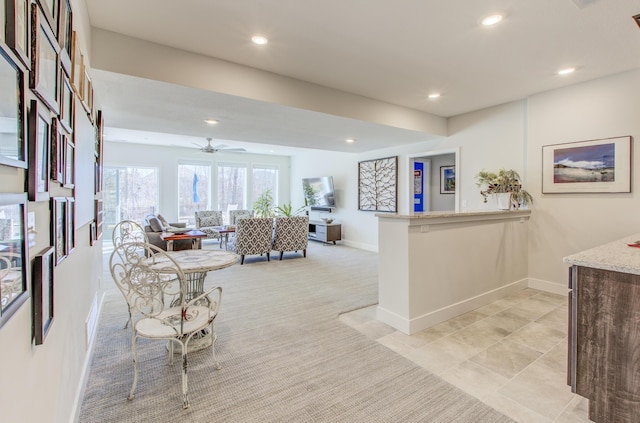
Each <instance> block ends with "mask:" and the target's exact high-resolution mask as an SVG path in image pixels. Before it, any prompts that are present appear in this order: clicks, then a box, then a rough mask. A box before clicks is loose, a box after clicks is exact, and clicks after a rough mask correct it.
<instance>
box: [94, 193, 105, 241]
mask: <svg viewBox="0 0 640 423" xmlns="http://www.w3.org/2000/svg"><path fill="white" fill-rule="evenodd" d="M94 202H95V204H94V213H95V216H94V220H95V222H96V241H98V240H99V239H100V238H102V224H103V219H104V210H103V205H104V203H103V202H102V200H100V199H98V200H94Z"/></svg>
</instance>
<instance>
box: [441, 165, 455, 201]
mask: <svg viewBox="0 0 640 423" xmlns="http://www.w3.org/2000/svg"><path fill="white" fill-rule="evenodd" d="M455 193H456V167H455V166H440V194H455Z"/></svg>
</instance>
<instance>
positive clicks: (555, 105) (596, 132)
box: [527, 70, 640, 288]
mask: <svg viewBox="0 0 640 423" xmlns="http://www.w3.org/2000/svg"><path fill="white" fill-rule="evenodd" d="M638 88H640V70H637V71H632V72H627V73H622V74H619V75H615V76H611V77H607V78H601V79H597V80H594V81H591V82H586V83H583V84H578V85H574V86H571V87H568V88H564V89H559V90H554V91H550V92H547V93H542V94H538V95H535V96H532V97H531V98H530V99H529V125H528V128H529V130H528V146H527V156H528V161H527V165H528V174H529V176H530V177H529V178H528V185H527V186H528V188H529V189H530V192H531V194H533V196H534V198H535V204H534V205H533V213H532V215H531V222H530V227H531V235H530V237H529V242H530V246H529V251H530V252H529V277H530V278H531V279H533V280H534V282H536V283H542V284H543V285H544V283H545V282H550V283H554V284H559V285H561V286H563V287H564V288H566V283H567V266H566V265H565V264H564V263H562V257H564V256H567V255H570V254H573V253H577V252H579V251H582V250H585V249H588V248H591V247H594V246H596V245H600V244H603V243H606V242H610V241H614V240H616V239H619V238H622V237H624V236H627V235H631V234H634V233H638V232H640V212H639V210H640V194H639V193H638V187H640V172H637V171H635V170H637V169H639V167H638V166H639V164H640V148H637V142H638V141H639V140H640V119H639V116H640V98H639V97H638ZM625 135H631V136H633V137H634V139H635V143H636V145H635V146H633V147H632V154H633V158H632V167H633V169H632V172H631V174H632V178H633V179H632V181H631V190H632V192H631V193H626V194H542V176H541V168H542V154H541V150H542V146H544V145H549V144H560V143H568V142H576V141H586V140H592V139H598V138H609V137H616V136H625Z"/></svg>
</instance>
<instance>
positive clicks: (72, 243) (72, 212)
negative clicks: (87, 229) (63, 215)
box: [66, 197, 76, 254]
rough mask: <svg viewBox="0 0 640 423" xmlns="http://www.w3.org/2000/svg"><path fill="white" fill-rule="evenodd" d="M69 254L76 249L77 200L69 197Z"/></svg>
mask: <svg viewBox="0 0 640 423" xmlns="http://www.w3.org/2000/svg"><path fill="white" fill-rule="evenodd" d="M66 204H67V254H71V252H72V251H73V250H74V249H75V248H76V200H75V198H73V197H67V202H66Z"/></svg>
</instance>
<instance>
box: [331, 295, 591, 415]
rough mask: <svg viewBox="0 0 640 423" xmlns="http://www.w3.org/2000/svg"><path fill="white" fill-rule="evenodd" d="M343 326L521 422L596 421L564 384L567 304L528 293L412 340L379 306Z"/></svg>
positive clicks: (553, 297) (561, 299) (344, 317)
mask: <svg viewBox="0 0 640 423" xmlns="http://www.w3.org/2000/svg"><path fill="white" fill-rule="evenodd" d="M340 319H341V321H343V322H344V323H346V324H348V325H350V326H352V327H353V328H355V329H357V330H359V331H360V332H362V333H364V334H365V335H367V336H369V337H370V338H373V339H375V340H377V341H378V342H379V343H381V344H382V345H385V346H386V347H387V348H389V349H391V350H393V351H395V352H396V353H398V354H401V355H403V356H405V357H407V358H408V359H410V360H411V361H413V362H414V363H416V364H418V365H420V366H422V367H424V368H425V369H427V370H429V371H431V372H432V373H435V374H437V375H439V376H440V377H441V378H443V379H444V380H446V381H448V382H449V383H451V384H453V385H455V386H457V387H458V388H460V389H462V390H463V391H465V392H467V393H469V394H471V395H473V396H475V397H476V398H478V399H480V400H481V401H483V402H484V403H486V404H488V405H490V406H491V407H493V408H495V409H496V410H498V411H500V412H501V413H503V414H505V415H507V416H509V417H511V418H512V419H514V420H516V421H518V422H522V423H548V422H557V423H578V422H589V421H590V420H589V419H588V417H587V407H588V402H587V400H586V399H584V398H582V397H580V396H577V395H575V394H572V393H571V389H570V388H569V386H567V383H566V379H567V377H566V356H567V298H566V296H561V295H555V294H550V293H547V292H543V291H538V290H534V289H525V290H523V291H520V292H518V293H517V294H514V295H511V296H509V297H507V298H503V299H500V300H498V301H495V302H493V303H491V304H489V305H486V306H484V307H481V308H479V309H477V310H473V311H471V312H469V313H466V314H463V315H461V316H458V317H456V318H454V319H451V320H448V321H446V322H443V323H440V324H438V325H436V326H433V327H430V328H428V329H425V330H423V331H421V332H418V333H416V334H414V335H411V336H408V335H405V334H403V333H401V332H398V331H397V330H395V329H393V328H392V327H390V326H388V325H386V324H384V323H382V322H379V321H377V320H376V306H372V307H367V308H363V309H360V310H356V311H352V312H350V313H346V314H343V315H341V316H340Z"/></svg>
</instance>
